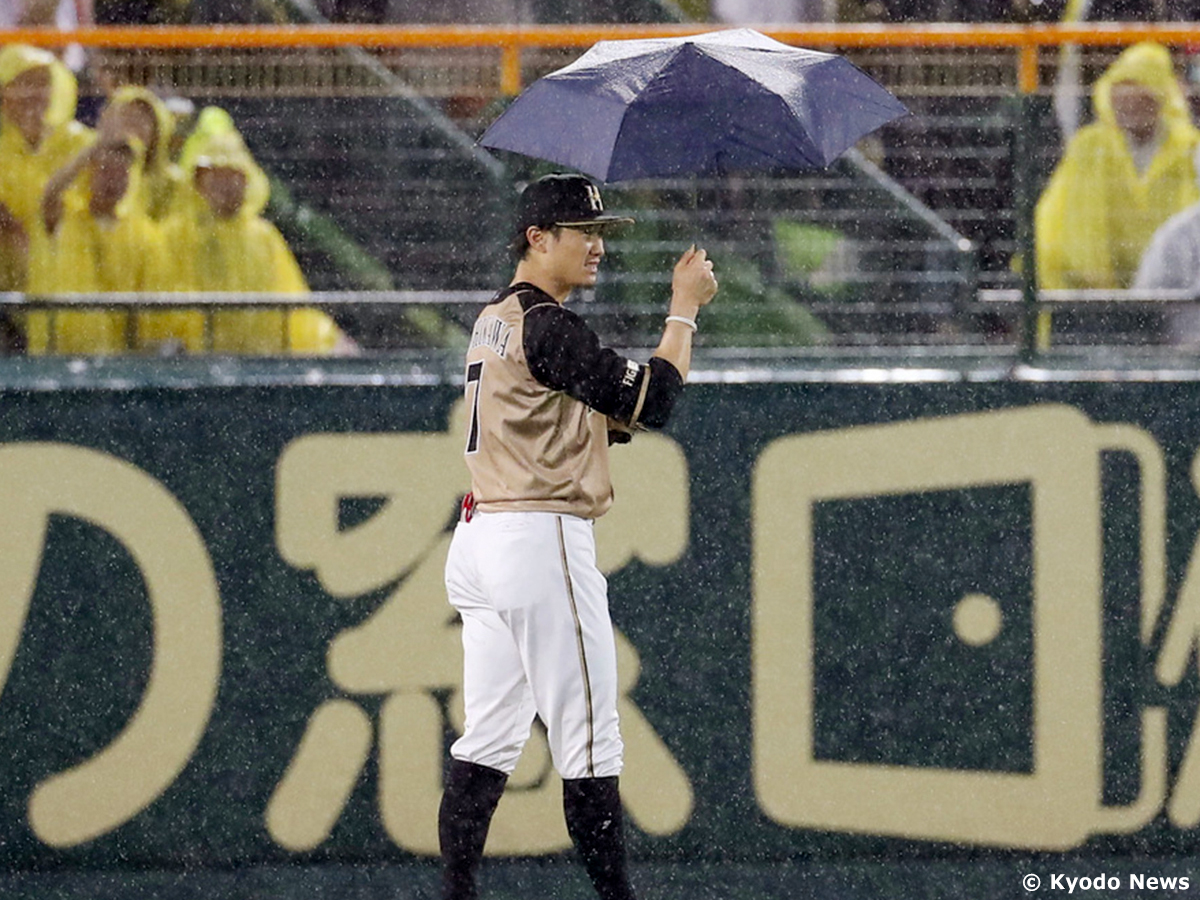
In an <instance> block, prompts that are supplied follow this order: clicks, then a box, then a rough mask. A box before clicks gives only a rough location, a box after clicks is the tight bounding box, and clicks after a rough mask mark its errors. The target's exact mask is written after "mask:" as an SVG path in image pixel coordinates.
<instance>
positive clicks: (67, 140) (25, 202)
mask: <svg viewBox="0 0 1200 900" xmlns="http://www.w3.org/2000/svg"><path fill="white" fill-rule="evenodd" d="M42 66H47V67H49V69H50V103H49V105H48V106H47V108H46V114H45V116H44V118H43V121H44V123H45V128H46V133H45V134H44V135H43V137H42V139H41V141H40V142H39V143H38V145H37V146H36V147H34V146H30V145H29V143H28V142H27V141H26V140H25V136H24V135H23V134H21V132H20V130H19V129H18V128H17V127H16V126H15V125H14V124H12V123H11V122H8V121H5V120H4V118H3V117H0V203H3V204H4V205H5V206H7V207H8V209H9V211H11V212H12V214H13V215H14V216H15V217H16V218H17V219H18V220H20V222H21V224H22V225H23V226H24V227H25V229H26V230H27V231H28V230H29V229H31V228H32V227H33V226H34V225H36V224H37V222H38V220H39V218H40V214H41V200H42V190H43V189H44V188H45V186H46V182H47V181H49V180H50V176H51V175H53V174H54V173H55V172H56V171H57V170H58V169H59V168H60V167H61V166H63V165H64V164H65V163H66V162H67V161H68V160H70V159H71V158H72V157H73V156H75V154H77V153H79V152H80V151H81V150H83V149H85V148H86V147H87V146H88V145H89V144H90V143H91V141H92V132H91V130H90V129H89V128H87V127H85V126H84V125H81V124H79V123H78V122H76V121H75V102H76V91H77V88H76V85H75V76H74V75H72V74H71V72H70V70H69V69H67V67H66V66H64V65H63V64H62V63H60V62H59V61H58V59H57V58H56V57H55V56H54V55H53V54H52V53H49V52H47V51H45V50H41V49H38V48H35V47H27V46H25V45H24V44H9V45H8V46H7V47H5V48H4V49H3V50H0V90H3V88H4V87H6V86H7V85H8V84H9V82H11V81H12V80H13V79H14V78H16V77H17V76H18V75H22V74H24V73H25V72H28V71H29V70H30V69H36V68H40V67H42Z"/></svg>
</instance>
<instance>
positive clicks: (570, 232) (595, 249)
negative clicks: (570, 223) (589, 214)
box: [552, 225, 604, 287]
mask: <svg viewBox="0 0 1200 900" xmlns="http://www.w3.org/2000/svg"><path fill="white" fill-rule="evenodd" d="M553 241H554V244H553V251H552V252H553V258H554V261H555V270H556V274H557V275H558V277H559V279H560V280H561V282H562V283H563V284H569V285H571V286H572V287H591V286H592V285H594V284H595V283H596V278H597V276H598V275H599V274H600V260H602V259H603V258H604V238H603V237H602V236H601V228H600V226H598V225H591V226H575V227H566V226H564V227H562V228H559V229H558V232H557V234H556V235H555V236H554V238H553Z"/></svg>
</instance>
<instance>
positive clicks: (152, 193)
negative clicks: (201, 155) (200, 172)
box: [106, 85, 183, 221]
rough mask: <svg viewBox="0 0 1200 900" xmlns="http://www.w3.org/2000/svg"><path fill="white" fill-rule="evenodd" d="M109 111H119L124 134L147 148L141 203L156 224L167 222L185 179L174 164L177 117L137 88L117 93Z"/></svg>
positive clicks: (116, 113) (149, 93)
mask: <svg viewBox="0 0 1200 900" xmlns="http://www.w3.org/2000/svg"><path fill="white" fill-rule="evenodd" d="M107 109H111V110H114V111H115V115H117V117H118V119H119V124H120V127H121V129H122V130H123V131H124V133H126V134H128V135H131V136H132V137H135V138H137V139H138V140H139V141H140V142H141V144H142V146H143V147H144V148H145V151H146V152H145V162H144V164H143V166H142V177H141V183H140V185H139V187H138V197H139V202H140V203H141V204H142V207H143V208H144V209H145V210H146V212H147V213H148V214H149V215H150V218H152V219H154V220H155V221H159V220H162V219H164V218H166V216H167V214H168V213H169V212H170V211H171V209H172V204H173V202H174V201H175V200H176V198H177V196H178V188H179V185H180V182H181V181H182V179H183V173H182V172H181V171H180V169H179V167H178V166H177V165H175V164H174V163H173V162H172V161H171V138H172V135H173V133H174V131H175V118H174V116H172V115H171V113H170V112H169V111H168V109H167V105H166V104H165V103H164V102H163V101H162V99H161V98H159V97H158V95H157V94H155V93H154V92H153V91H150V90H147V89H146V88H144V87H137V86H133V85H127V86H125V87H121V88H118V89H117V90H116V91H114V92H113V95H112V97H111V98H110V99H109V101H108V104H107V107H106V110H107Z"/></svg>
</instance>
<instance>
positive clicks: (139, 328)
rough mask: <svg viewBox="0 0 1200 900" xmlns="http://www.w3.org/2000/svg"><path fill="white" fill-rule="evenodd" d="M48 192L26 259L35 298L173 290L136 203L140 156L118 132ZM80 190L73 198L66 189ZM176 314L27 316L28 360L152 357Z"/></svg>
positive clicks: (153, 232)
mask: <svg viewBox="0 0 1200 900" xmlns="http://www.w3.org/2000/svg"><path fill="white" fill-rule="evenodd" d="M100 128H101V137H100V139H99V140H98V141H97V142H96V143H95V144H93V145H92V146H91V147H89V148H88V149H87V150H85V151H84V152H83V153H82V154H80V156H78V157H77V158H76V159H75V160H73V161H72V162H71V163H69V164H68V165H67V166H66V167H64V168H63V169H62V170H60V171H59V173H57V174H56V175H55V176H54V178H52V179H51V182H50V184H49V185H48V186H47V191H46V197H45V203H44V209H43V221H42V223H41V225H40V227H38V228H36V229H34V230H33V232H32V235H31V240H30V253H29V285H28V290H29V292H30V293H32V294H67V293H81V294H103V293H107V292H112V291H159V290H164V289H166V288H169V287H170V283H169V282H168V281H167V280H166V279H167V278H168V277H169V274H170V271H169V267H168V266H167V264H166V249H165V245H164V244H163V237H162V233H161V231H160V229H159V228H158V227H157V226H156V225H155V223H154V222H153V221H152V220H151V219H150V217H149V216H148V215H147V214H146V211H145V210H144V209H143V208H142V205H141V202H140V193H139V185H140V180H141V171H142V148H141V144H140V142H138V141H137V140H136V139H135V138H130V137H127V136H125V135H123V134H121V133H120V132H119V131H116V130H113V131H111V132H107V133H106V128H105V123H104V121H103V120H102V122H101V126H100ZM73 183H78V186H79V189H78V191H75V190H71V189H70V186H71V185H72V184H73ZM185 315H186V314H184V313H178V312H155V311H150V310H146V311H139V312H137V313H135V314H133V316H132V319H131V316H130V313H129V312H127V311H125V310H99V309H90V310H82V309H81V310H75V309H57V310H53V311H36V312H30V313H27V314H26V316H25V318H24V322H25V333H26V344H27V349H28V352H30V353H33V354H44V353H55V352H57V353H88V354H106V353H121V352H124V351H125V350H127V349H129V348H136V349H149V348H152V347H153V346H154V345H155V340H156V339H157V336H158V332H162V331H164V330H165V331H170V329H171V328H172V326H177V325H178V324H179V322H180V320H181V319H182V317H184V316H185Z"/></svg>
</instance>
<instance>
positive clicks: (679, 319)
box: [667, 316, 696, 331]
mask: <svg viewBox="0 0 1200 900" xmlns="http://www.w3.org/2000/svg"><path fill="white" fill-rule="evenodd" d="M667 321H668V322H678V323H679V324H681V325H686V326H687V327H688V328H690V329H692V331H695V330H696V320H695V319H689V318H687V316H667Z"/></svg>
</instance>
